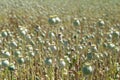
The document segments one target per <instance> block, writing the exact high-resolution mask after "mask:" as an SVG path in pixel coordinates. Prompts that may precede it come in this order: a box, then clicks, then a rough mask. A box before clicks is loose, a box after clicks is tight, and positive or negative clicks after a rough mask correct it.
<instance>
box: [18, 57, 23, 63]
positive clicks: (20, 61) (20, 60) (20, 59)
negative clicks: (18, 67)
mask: <svg viewBox="0 0 120 80" xmlns="http://www.w3.org/2000/svg"><path fill="white" fill-rule="evenodd" d="M17 62H18V63H19V64H23V63H24V62H25V60H24V58H21V57H20V58H18V59H17Z"/></svg>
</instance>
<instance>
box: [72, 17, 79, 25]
mask: <svg viewBox="0 0 120 80" xmlns="http://www.w3.org/2000/svg"><path fill="white" fill-rule="evenodd" d="M73 25H74V26H79V25H80V21H79V20H78V19H77V18H75V19H74V21H73Z"/></svg>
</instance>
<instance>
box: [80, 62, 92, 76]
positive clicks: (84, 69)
mask: <svg viewBox="0 0 120 80" xmlns="http://www.w3.org/2000/svg"><path fill="white" fill-rule="evenodd" d="M82 72H83V74H84V75H90V74H92V72H93V68H92V66H91V65H89V64H85V65H84V66H83V67H82Z"/></svg>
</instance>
